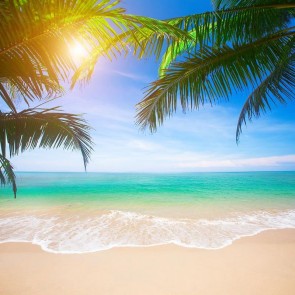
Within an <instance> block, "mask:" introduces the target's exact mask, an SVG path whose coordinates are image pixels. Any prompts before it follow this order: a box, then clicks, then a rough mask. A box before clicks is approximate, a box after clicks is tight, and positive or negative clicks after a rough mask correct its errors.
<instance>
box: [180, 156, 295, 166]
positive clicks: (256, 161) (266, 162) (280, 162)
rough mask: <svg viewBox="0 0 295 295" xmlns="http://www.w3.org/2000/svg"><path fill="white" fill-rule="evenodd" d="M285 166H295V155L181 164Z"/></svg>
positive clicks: (200, 160) (185, 163) (183, 162)
mask: <svg viewBox="0 0 295 295" xmlns="http://www.w3.org/2000/svg"><path fill="white" fill-rule="evenodd" d="M284 165H295V155H283V156H272V157H258V158H244V159H243V158H236V159H235V158H229V157H228V158H227V159H224V160H219V159H206V160H202V159H200V157H197V159H193V158H191V159H185V160H184V161H182V162H181V163H179V167H182V168H195V169H198V168H215V169H218V168H223V169H224V168H237V169H243V168H259V169H263V168H268V167H281V166H284Z"/></svg>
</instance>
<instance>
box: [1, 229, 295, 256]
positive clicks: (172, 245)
mask: <svg viewBox="0 0 295 295" xmlns="http://www.w3.org/2000/svg"><path fill="white" fill-rule="evenodd" d="M272 231H274V232H276V231H294V235H295V228H290V227H288V228H267V229H262V230H259V231H258V232H256V233H253V234H249V235H243V236H240V237H237V238H236V239H234V240H232V241H230V242H229V243H228V244H227V245H224V246H222V247H219V248H205V247H196V246H187V245H183V244H179V243H174V242H171V243H159V244H152V245H122V246H121V245H118V246H112V247H109V248H105V249H99V250H93V251H85V252H78V251H77V252H65V251H64V252H58V251H54V250H50V249H45V247H43V246H42V245H41V244H39V243H34V242H33V241H16V240H9V241H0V253H1V247H2V245H5V244H12V245H14V244H24V245H31V246H34V247H35V246H36V247H38V248H39V249H40V250H42V251H43V252H45V253H49V254H57V255H84V254H95V253H100V252H106V251H112V250H116V249H133V248H135V249H136V248H139V249H141V248H142V249H145V248H157V247H165V246H168V247H179V248H184V249H191V250H205V251H218V250H222V249H226V248H227V247H230V246H232V245H234V244H235V243H237V242H239V241H241V240H243V239H245V238H246V239H247V238H252V237H256V236H258V235H260V234H263V233H265V232H272Z"/></svg>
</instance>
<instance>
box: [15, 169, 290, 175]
mask: <svg viewBox="0 0 295 295" xmlns="http://www.w3.org/2000/svg"><path fill="white" fill-rule="evenodd" d="M253 172H258V173H259V172H295V170H247V171H246V170H245V171H238V170H235V171H180V172H168V171H167V172H157V171H154V172H145V171H125V172H119V171H113V172H110V171H33V170H32V171H15V173H80V174H88V173H104V174H193V173H253Z"/></svg>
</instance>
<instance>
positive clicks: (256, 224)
mask: <svg viewBox="0 0 295 295" xmlns="http://www.w3.org/2000/svg"><path fill="white" fill-rule="evenodd" d="M283 228H295V210H286V211H278V212H265V211H257V212H253V213H251V214H236V216H231V217H228V218H222V219H175V218H164V217H156V216H150V215H144V214H139V213H135V212H124V211H117V210H113V211H109V212H106V213H105V214H100V215H97V216H91V217H90V216H88V217H85V216H84V217H81V216H45V215H39V216H38V215H35V216H32V215H22V216H0V243H5V242H31V243H33V244H37V245H40V246H41V247H42V249H44V250H45V251H48V252H53V253H88V252H96V251H101V250H106V249H110V248H114V247H136V246H137V247H146V246H153V245H163V244H176V245H180V246H184V247H191V248H202V249H220V248H223V247H225V246H228V245H230V244H231V243H232V242H233V241H235V240H237V239H239V238H241V237H244V236H251V235H255V234H257V233H259V232H261V231H264V230H269V229H283Z"/></svg>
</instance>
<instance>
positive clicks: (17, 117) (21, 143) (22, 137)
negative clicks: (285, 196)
mask: <svg viewBox="0 0 295 295" xmlns="http://www.w3.org/2000/svg"><path fill="white" fill-rule="evenodd" d="M0 136H1V138H0V140H1V150H2V155H3V156H5V155H6V149H7V148H8V149H9V154H10V156H14V155H17V154H19V153H20V152H24V151H25V150H28V149H35V148H37V147H39V148H58V147H63V148H64V149H70V150H79V151H80V152H81V153H82V157H83V162H84V166H85V169H86V165H87V163H88V162H89V158H90V154H91V151H92V145H93V143H92V141H91V137H90V134H89V127H88V126H87V124H86V122H85V121H84V120H83V119H81V117H80V116H78V115H73V114H67V113H63V112H61V111H59V109H58V108H52V109H27V110H23V111H21V112H19V113H14V112H10V113H1V112H0Z"/></svg>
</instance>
